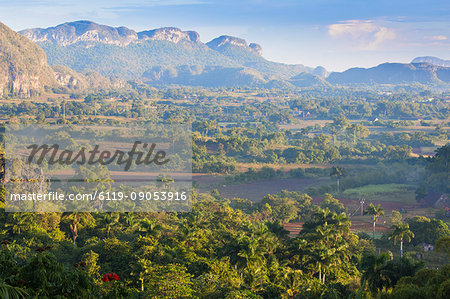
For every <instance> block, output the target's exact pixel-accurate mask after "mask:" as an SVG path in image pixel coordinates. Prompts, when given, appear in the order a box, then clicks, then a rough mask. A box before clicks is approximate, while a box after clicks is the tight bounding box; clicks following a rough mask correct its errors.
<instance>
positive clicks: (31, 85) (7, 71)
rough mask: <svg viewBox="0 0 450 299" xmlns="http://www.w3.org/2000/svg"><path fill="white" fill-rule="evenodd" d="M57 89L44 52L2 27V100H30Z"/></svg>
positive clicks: (0, 38) (0, 60)
mask: <svg viewBox="0 0 450 299" xmlns="http://www.w3.org/2000/svg"><path fill="white" fill-rule="evenodd" d="M56 85H57V84H56V81H55V78H54V75H53V71H52V69H51V67H50V66H49V65H48V64H47V57H46V56H45V53H44V51H42V49H41V48H39V47H38V46H36V45H35V44H34V43H32V42H30V41H29V40H28V39H27V38H25V37H23V36H21V35H20V34H18V33H16V32H14V31H13V30H11V29H10V28H8V27H7V26H5V25H4V24H3V23H0V96H3V95H16V96H20V97H29V96H31V95H33V94H37V93H39V92H41V91H42V90H43V89H44V87H45V86H50V87H53V86H56Z"/></svg>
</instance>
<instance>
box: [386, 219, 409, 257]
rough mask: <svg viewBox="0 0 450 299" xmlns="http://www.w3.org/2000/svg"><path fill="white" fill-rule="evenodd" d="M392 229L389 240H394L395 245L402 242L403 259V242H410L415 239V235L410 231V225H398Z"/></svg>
mask: <svg viewBox="0 0 450 299" xmlns="http://www.w3.org/2000/svg"><path fill="white" fill-rule="evenodd" d="M391 228H392V229H393V232H392V234H391V236H390V237H389V239H394V244H397V241H400V256H401V257H403V242H410V241H411V240H412V239H413V238H414V233H413V232H412V231H411V230H410V229H409V224H408V223H396V224H394V225H392V226H391Z"/></svg>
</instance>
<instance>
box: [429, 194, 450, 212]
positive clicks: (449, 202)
mask: <svg viewBox="0 0 450 299" xmlns="http://www.w3.org/2000/svg"><path fill="white" fill-rule="evenodd" d="M449 207H450V199H449V198H448V195H447V194H442V195H441V196H439V198H438V200H437V201H436V202H435V203H434V205H433V208H435V209H445V208H449Z"/></svg>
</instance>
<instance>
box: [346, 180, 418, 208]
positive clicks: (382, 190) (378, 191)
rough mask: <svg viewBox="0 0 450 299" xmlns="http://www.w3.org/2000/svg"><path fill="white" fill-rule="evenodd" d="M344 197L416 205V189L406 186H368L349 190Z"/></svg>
mask: <svg viewBox="0 0 450 299" xmlns="http://www.w3.org/2000/svg"><path fill="white" fill-rule="evenodd" d="M343 195H344V196H347V197H350V198H356V199H357V198H365V199H368V200H374V201H390V202H403V203H415V202H416V201H415V194H414V187H413V186H410V185H404V184H382V185H366V186H363V187H358V188H351V189H347V190H345V191H344V192H343Z"/></svg>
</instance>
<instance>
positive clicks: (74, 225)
mask: <svg viewBox="0 0 450 299" xmlns="http://www.w3.org/2000/svg"><path fill="white" fill-rule="evenodd" d="M62 218H63V220H68V221H69V222H71V223H69V226H70V232H71V233H72V242H73V246H77V244H76V240H77V238H78V225H80V226H82V225H86V224H89V223H93V222H94V217H93V216H92V215H91V214H90V213H87V212H74V213H69V214H66V215H64V216H63V217H62Z"/></svg>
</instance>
